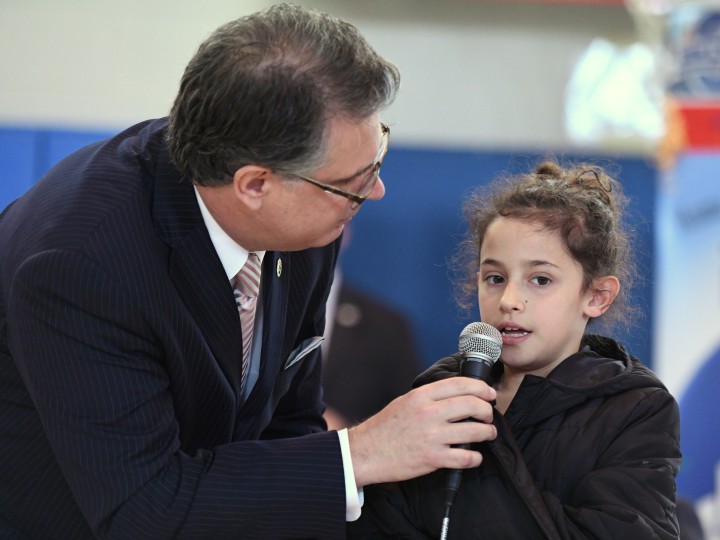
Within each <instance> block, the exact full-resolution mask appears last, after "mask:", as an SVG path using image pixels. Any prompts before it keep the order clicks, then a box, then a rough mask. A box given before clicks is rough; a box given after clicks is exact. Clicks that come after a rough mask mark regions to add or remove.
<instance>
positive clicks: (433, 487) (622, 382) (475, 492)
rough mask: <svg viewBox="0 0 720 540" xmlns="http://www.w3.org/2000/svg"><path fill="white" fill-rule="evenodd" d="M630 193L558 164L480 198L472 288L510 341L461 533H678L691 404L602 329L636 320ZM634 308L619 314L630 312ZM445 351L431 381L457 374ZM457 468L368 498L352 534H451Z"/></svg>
mask: <svg viewBox="0 0 720 540" xmlns="http://www.w3.org/2000/svg"><path fill="white" fill-rule="evenodd" d="M624 203H625V201H624V198H623V196H622V194H621V191H620V186H619V184H618V183H617V182H616V181H615V180H614V179H612V178H611V177H609V176H608V175H607V174H606V173H605V172H604V171H603V170H602V169H600V168H598V167H594V166H588V165H581V166H576V167H572V168H568V169H563V168H561V167H560V166H559V165H557V164H555V163H543V164H541V165H540V166H539V167H538V168H537V169H536V171H535V172H534V173H532V174H527V175H523V176H520V177H517V178H514V179H511V182H510V183H507V184H501V183H496V184H495V190H494V192H493V194H492V195H491V196H490V197H488V196H487V195H486V194H484V193H483V194H482V195H481V194H480V193H478V194H477V195H475V196H474V197H473V198H471V199H470V201H469V202H468V203H467V205H466V208H465V210H466V216H467V218H468V222H469V225H470V227H469V237H468V240H466V242H464V244H463V245H462V246H461V254H465V255H469V257H470V258H471V259H472V262H471V264H470V269H471V272H470V273H471V276H472V279H471V288H472V289H473V290H476V291H477V295H478V296H477V297H478V301H479V304H480V315H481V318H482V320H483V321H484V322H486V323H489V324H491V325H493V326H494V327H496V328H497V329H498V330H499V331H500V332H501V334H502V339H503V348H502V354H501V357H500V360H499V361H498V362H497V363H496V364H495V366H494V367H493V371H492V380H491V381H490V384H492V385H493V386H494V387H495V389H496V391H497V401H496V403H495V418H494V421H493V423H494V425H495V426H496V428H497V432H498V435H497V438H496V439H495V440H494V441H491V442H488V443H483V444H481V445H478V446H477V448H476V449H477V450H479V451H480V452H481V454H482V456H483V463H482V464H481V465H480V467H478V468H476V469H468V470H465V471H464V472H463V476H462V483H461V486H460V491H459V492H458V494H457V497H456V498H455V503H454V505H453V506H452V508H451V511H450V521H449V527H448V529H447V531H446V533H447V537H448V538H450V539H452V538H462V539H472V538H488V539H513V540H519V539H522V540H528V539H535V538H538V539H545V538H548V539H580V538H594V539H598V538H602V539H608V540H618V539H632V540H641V539H646V538H647V539H650V538H653V539H670V538H677V537H678V534H679V533H678V526H677V520H676V517H675V475H676V474H677V471H678V467H679V464H680V448H679V414H678V408H677V404H676V403H675V400H674V399H673V398H672V396H671V395H670V394H669V393H668V391H667V390H666V388H665V387H664V386H663V384H662V383H661V382H660V381H659V380H658V379H657V377H656V376H655V375H654V374H653V373H652V372H651V371H650V370H649V369H648V368H646V367H645V366H644V365H643V364H641V363H640V362H639V361H638V360H637V359H636V358H634V357H633V356H631V355H629V354H628V352H627V351H626V350H625V348H624V347H623V346H622V345H621V344H619V343H617V342H616V341H614V340H612V339H610V338H608V337H603V336H600V335H593V334H588V333H586V332H585V330H586V326H587V325H588V323H589V322H591V321H596V320H598V319H600V318H601V317H602V318H603V319H608V318H612V319H614V321H615V322H620V321H623V318H624V317H625V318H627V317H628V316H629V308H627V306H625V305H624V304H625V302H624V299H625V297H626V295H627V293H626V291H625V289H626V288H627V287H625V288H623V287H621V282H623V283H624V284H625V285H627V284H629V281H630V277H631V268H630V262H629V252H628V238H627V236H626V235H625V234H624V233H623V230H622V228H621V225H620V220H621V214H622V210H623V207H624ZM623 307H624V308H626V309H624V310H623V309H620V308H623ZM460 363H461V357H460V355H459V354H456V355H454V356H452V357H449V358H445V359H443V360H441V361H440V362H438V363H437V364H436V365H434V366H433V367H431V368H430V369H429V370H428V371H426V372H425V373H423V374H422V375H421V376H420V377H418V379H417V381H416V385H422V384H426V383H428V382H431V381H434V380H437V379H440V378H445V377H450V376H456V375H457V374H458V372H459V370H460ZM446 476H447V472H446V471H437V472H436V473H433V474H431V475H428V476H424V477H421V478H418V479H415V480H411V481H407V482H402V483H399V484H383V485H378V486H370V487H367V488H366V489H365V505H364V508H363V512H362V516H361V518H360V520H359V521H357V522H355V523H351V524H349V528H348V533H349V537H350V538H413V539H414V538H417V539H425V538H434V539H437V538H440V537H441V527H442V526H443V517H444V516H445V483H446Z"/></svg>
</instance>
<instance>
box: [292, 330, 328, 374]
mask: <svg viewBox="0 0 720 540" xmlns="http://www.w3.org/2000/svg"><path fill="white" fill-rule="evenodd" d="M323 341H325V338H324V337H322V336H313V337H309V338H307V339H304V340H303V341H302V342H301V343H300V345H298V346H297V347H295V349H293V350H292V352H291V353H290V354H289V355H288V357H287V360H285V364H284V365H283V369H284V370H285V369H288V368H291V367H292V366H294V365H295V364H297V363H298V362H300V361H302V359H303V358H305V357H306V356H307V355H308V354H310V353H311V352H313V351H314V350H315V349H317V348H318V347H319V346H320V345H322V342H323Z"/></svg>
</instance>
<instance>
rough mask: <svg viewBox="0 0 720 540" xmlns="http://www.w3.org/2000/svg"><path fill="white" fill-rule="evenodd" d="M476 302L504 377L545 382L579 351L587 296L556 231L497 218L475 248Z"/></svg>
mask: <svg viewBox="0 0 720 540" xmlns="http://www.w3.org/2000/svg"><path fill="white" fill-rule="evenodd" d="M478 300H479V303H480V315H481V318H482V320H483V321H484V322H486V323H489V324H491V325H493V326H494V327H496V328H497V329H498V330H499V331H500V332H501V333H502V336H503V349H502V355H501V358H502V361H503V364H505V369H506V373H513V372H514V373H532V374H535V375H540V376H546V375H547V374H548V373H550V371H552V370H553V368H555V366H557V365H558V364H559V363H560V362H562V361H563V360H564V359H565V358H567V357H568V356H570V355H571V354H573V353H576V352H577V351H578V350H579V348H580V340H581V339H582V336H583V332H584V331H585V326H586V325H587V321H588V318H589V317H591V316H596V311H595V308H593V307H592V305H593V304H594V300H593V293H592V291H591V290H587V291H585V290H583V270H582V266H580V263H578V262H577V261H576V260H575V259H574V258H573V257H572V256H571V255H570V254H569V253H568V252H567V251H566V249H565V246H564V243H563V242H562V240H561V238H560V233H558V232H556V231H548V230H544V229H543V226H542V224H540V223H536V222H525V221H520V220H518V219H512V218H504V217H500V218H498V219H496V220H495V221H493V222H492V223H491V224H490V226H489V227H488V229H487V231H486V233H485V237H484V240H483V243H482V245H481V246H480V271H479V272H478Z"/></svg>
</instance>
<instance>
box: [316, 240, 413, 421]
mask: <svg viewBox="0 0 720 540" xmlns="http://www.w3.org/2000/svg"><path fill="white" fill-rule="evenodd" d="M351 234H352V231H351V229H350V226H346V227H345V236H344V237H343V252H344V251H346V250H347V247H348V245H349V243H350V237H351ZM340 257H341V258H340V262H339V263H338V267H337V269H336V271H335V281H334V282H333V286H332V289H331V291H330V297H329V298H328V305H327V317H326V321H327V322H326V324H325V342H324V343H323V395H324V399H325V403H326V404H327V407H328V408H327V411H326V412H325V420H326V421H327V423H328V429H342V428H344V427H347V426H349V425H352V424H355V423H357V422H359V421H361V420H363V419H365V418H368V417H369V416H372V415H373V414H375V413H376V412H378V411H379V410H380V409H382V408H383V407H384V406H385V405H387V404H388V403H389V402H390V401H392V400H393V399H395V398H396V397H397V396H399V395H401V394H404V393H405V392H407V391H408V389H409V388H410V385H411V384H412V381H413V379H414V378H415V377H416V376H417V375H418V374H419V373H420V371H421V370H422V367H423V366H422V362H421V360H420V355H419V353H418V350H417V346H416V344H415V340H414V335H413V329H412V326H411V323H410V321H409V320H408V318H407V317H406V316H405V315H404V314H403V313H402V312H401V311H400V310H398V309H396V308H395V307H393V306H391V305H389V304H388V303H387V302H386V301H384V300H382V299H380V298H377V297H375V296H373V295H370V294H367V293H365V292H363V291H362V290H360V289H358V288H355V287H353V286H351V285H350V284H348V283H347V282H346V281H345V280H344V279H343V275H342V270H341V269H340V267H341V266H342V253H341V256H340Z"/></svg>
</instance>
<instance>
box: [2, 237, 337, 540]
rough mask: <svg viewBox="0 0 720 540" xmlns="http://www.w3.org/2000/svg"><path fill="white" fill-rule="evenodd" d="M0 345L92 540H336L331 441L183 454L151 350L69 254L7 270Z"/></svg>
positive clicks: (118, 297)
mask: <svg viewBox="0 0 720 540" xmlns="http://www.w3.org/2000/svg"><path fill="white" fill-rule="evenodd" d="M8 320H9V321H12V326H10V325H9V326H8V336H9V341H10V347H11V349H12V350H13V354H14V358H15V361H16V363H17V365H18V367H19V369H20V372H21V375H22V377H23V380H24V382H25V384H26V386H27V388H28V390H29V392H30V394H31V396H32V399H33V402H34V404H35V406H36V408H37V411H38V414H39V416H40V419H41V422H42V424H43V427H44V429H45V433H46V435H47V438H48V441H49V444H50V445H51V447H52V449H53V452H54V454H55V456H56V459H57V461H58V463H59V465H60V468H61V469H62V471H63V474H64V476H65V478H66V479H67V482H68V484H69V487H70V490H71V491H72V493H73V496H74V497H75V499H76V501H77V503H78V505H79V507H80V509H81V511H82V512H83V514H84V516H85V518H86V519H87V521H88V523H89V524H90V526H91V528H92V530H93V532H94V533H95V534H96V535H97V536H98V537H99V538H136V539H144V538H147V539H153V540H155V539H163V538H176V537H183V538H194V537H207V538H218V539H220V538H240V537H256V538H273V537H285V538H292V537H299V538H302V537H309V536H310V537H314V538H328V539H330V538H338V537H341V536H342V535H343V534H344V529H345V523H344V519H343V517H344V509H345V496H344V481H343V469H342V460H341V457H340V450H339V442H338V439H337V435H336V434H335V433H317V434H312V435H307V436H303V437H298V438H295V439H285V440H273V441H243V442H237V443H228V444H223V445H220V446H217V447H214V448H207V449H201V450H195V451H185V450H183V448H181V445H180V442H179V441H180V437H179V426H178V422H177V419H176V417H175V413H174V404H173V395H172V392H171V384H172V383H171V381H170V380H169V377H168V375H167V371H166V369H165V367H164V365H163V350H162V341H161V340H160V339H158V336H156V335H154V334H153V333H152V330H150V329H151V328H152V327H153V325H152V324H151V321H148V320H147V319H146V314H144V312H143V311H142V310H141V309H139V308H138V306H137V305H135V304H134V301H133V300H132V298H131V297H130V296H129V295H128V294H127V292H126V291H124V290H123V289H122V287H121V286H120V285H119V284H118V282H117V281H116V280H115V278H114V277H113V276H112V275H110V274H109V273H108V272H106V271H105V270H103V269H101V268H100V267H98V266H97V265H96V264H95V263H93V262H92V261H90V260H89V259H87V258H86V257H85V256H84V255H82V254H80V253H76V252H68V251H63V252H58V251H54V252H44V253H41V254H39V255H36V256H35V257H33V258H32V259H29V260H28V261H26V262H25V263H24V264H23V265H22V266H21V267H20V268H19V270H18V272H17V274H16V276H15V280H14V285H13V289H12V291H11V294H10V296H9V298H8Z"/></svg>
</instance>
